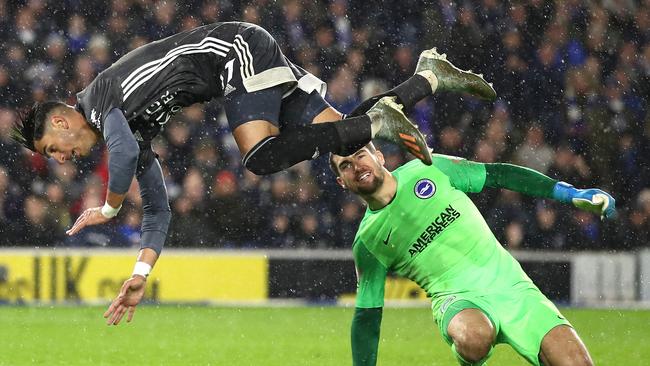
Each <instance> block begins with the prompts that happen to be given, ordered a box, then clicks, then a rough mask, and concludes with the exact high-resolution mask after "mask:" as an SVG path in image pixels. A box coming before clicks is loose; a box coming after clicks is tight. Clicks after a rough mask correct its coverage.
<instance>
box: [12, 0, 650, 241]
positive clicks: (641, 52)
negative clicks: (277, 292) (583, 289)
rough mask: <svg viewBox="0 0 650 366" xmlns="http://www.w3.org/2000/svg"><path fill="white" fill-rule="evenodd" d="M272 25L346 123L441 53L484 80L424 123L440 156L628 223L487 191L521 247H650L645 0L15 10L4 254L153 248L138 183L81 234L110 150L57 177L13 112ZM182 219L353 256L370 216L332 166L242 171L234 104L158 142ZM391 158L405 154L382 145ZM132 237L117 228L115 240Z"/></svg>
mask: <svg viewBox="0 0 650 366" xmlns="http://www.w3.org/2000/svg"><path fill="white" fill-rule="evenodd" d="M228 20H243V21H248V22H252V23H257V24H259V25H261V26H263V27H264V28H266V29H267V30H268V31H269V32H270V33H271V34H272V35H273V36H275V37H276V38H277V40H278V41H279V43H280V44H281V46H282V47H283V48H284V51H285V53H286V55H287V56H288V57H289V58H290V59H292V60H293V61H294V62H296V63H298V64H300V65H302V66H303V67H305V68H306V69H308V70H309V71H311V72H312V73H314V74H315V75H317V76H319V77H320V78H321V79H323V80H325V81H327V82H328V85H329V90H328V95H327V100H328V101H329V102H330V103H331V104H332V105H333V106H334V107H336V108H337V109H339V110H340V111H342V112H350V111H351V110H352V109H353V108H354V106H355V105H357V104H358V103H359V102H361V101H362V100H364V99H365V98H368V97H370V96H372V95H373V94H376V93H378V92H380V91H383V90H385V89H387V88H389V87H392V86H393V85H396V84H397V83H399V82H401V81H404V80H406V78H408V77H409V76H410V75H411V73H412V72H413V70H414V67H415V63H416V61H417V57H418V55H419V53H420V52H421V51H422V50H423V49H425V48H430V47H433V46H437V47H438V49H439V50H441V51H443V52H446V53H447V54H448V55H449V57H450V59H452V60H453V61H454V62H455V63H456V64H457V65H459V66H461V67H463V68H471V69H473V70H479V71H480V72H483V73H484V74H485V76H486V78H487V79H488V80H493V81H494V85H495V88H496V90H497V92H498V93H499V95H500V99H499V101H498V102H497V103H494V104H487V103H482V102H479V101H477V100H475V99H471V98H466V97H465V98H464V97H459V96H458V95H444V94H441V95H436V96H435V97H434V98H429V99H428V100H426V101H423V102H421V103H420V104H418V105H417V107H416V108H415V110H414V111H413V112H412V114H411V117H412V118H413V119H414V120H415V121H416V122H417V123H418V125H419V126H420V128H421V129H422V130H423V132H425V133H426V134H427V135H428V136H429V138H430V141H429V142H430V145H431V146H432V147H433V148H434V150H435V151H436V152H438V153H444V154H450V155H457V156H462V157H466V158H468V159H473V160H477V161H482V162H513V163H517V164H521V165H525V166H528V167H531V168H534V169H536V170H539V171H541V172H543V173H546V174H547V175H549V176H551V177H554V178H557V179H561V180H565V181H567V182H570V183H572V184H574V185H575V186H578V187H599V188H602V189H605V190H608V191H610V192H611V193H612V194H613V195H614V196H615V197H616V199H617V204H618V206H619V213H620V214H619V217H618V219H617V220H614V221H612V222H610V223H603V222H600V221H599V220H598V217H595V216H593V215H590V214H585V213H582V212H579V211H577V210H575V209H572V208H571V207H568V206H560V205H557V204H555V203H553V202H550V201H544V200H533V199H529V198H526V197H522V196H520V195H518V194H515V193H512V192H507V191H487V190H486V191H485V192H483V193H480V194H477V195H473V196H472V198H473V199H474V200H475V202H476V203H477V205H478V206H479V208H480V209H481V210H482V212H483V213H484V215H485V216H486V218H487V220H488V222H489V223H490V224H491V226H492V227H493V228H494V230H495V232H496V234H497V237H498V238H499V239H500V240H501V242H502V243H503V244H504V245H505V246H507V247H508V248H528V249H561V250H583V249H635V248H638V247H642V246H646V247H647V245H648V243H649V242H650V169H649V167H650V114H649V113H648V108H649V105H648V101H649V100H650V1H647V0H645V1H634V0H605V1H598V2H597V1H576V0H569V1H557V2H552V1H542V0H528V1H512V2H505V3H504V2H501V1H496V0H482V1H479V0H475V1H455V2H450V1H436V0H429V1H418V0H401V1H353V0H321V1H297V0H286V1H271V0H251V1H237V0H221V1H203V0H194V1H180V0H179V1H154V0H112V1H103V0H102V1H98V0H83V1H82V0H59V1H48V0H26V1H16V0H11V1H9V0H0V39H1V40H2V42H1V45H0V50H1V52H0V145H1V146H2V153H1V154H0V233H1V235H0V245H3V246H14V245H15V246H26V247H34V246H54V245H69V246H132V245H138V239H139V233H138V229H139V225H140V220H141V207H140V205H141V203H140V199H139V195H138V191H137V188H136V186H135V183H134V187H133V189H132V190H131V191H130V193H129V199H128V202H127V204H125V207H124V208H123V210H122V212H121V213H120V215H119V216H118V218H117V220H114V221H115V222H114V224H113V225H110V226H106V227H99V226H98V227H93V228H89V229H86V230H85V231H84V232H83V234H81V235H79V236H77V237H73V238H67V237H65V235H64V231H65V229H67V228H69V227H70V225H71V223H72V222H73V220H74V219H75V218H76V216H77V215H78V214H79V213H80V212H81V211H82V210H83V209H85V208H88V207H94V206H100V205H102V204H103V202H104V194H105V182H106V178H107V171H106V165H105V156H104V152H103V151H102V150H101V149H97V150H96V151H94V152H93V154H92V156H91V157H89V158H85V159H82V160H80V161H78V162H77V163H76V164H73V163H70V162H67V163H66V164H64V165H58V164H56V163H54V162H53V161H49V162H48V161H46V160H44V159H43V158H42V157H41V156H39V155H36V154H31V153H30V152H28V151H26V150H24V149H22V148H21V147H19V146H18V145H17V144H16V143H14V142H12V141H11V140H10V137H9V136H10V130H11V125H12V123H13V121H14V119H15V118H16V111H17V110H18V109H19V108H22V107H28V106H30V105H31V103H33V102H34V101H43V100H47V99H54V98H62V99H65V100H67V101H68V102H69V103H70V104H73V103H74V102H75V99H74V98H75V93H76V92H78V91H79V90H81V89H82V88H84V87H85V86H86V85H87V84H88V83H89V82H90V81H91V80H92V79H93V78H94V77H95V75H97V73H99V72H101V71H102V70H103V69H105V68H106V67H108V66H109V65H110V64H111V63H112V62H114V61H115V60H117V59H118V58H119V57H120V56H121V55H123V54H125V53H126V52H128V51H129V50H131V49H133V48H135V47H137V46H139V45H142V44H144V43H147V42H150V41H153V40H156V39H159V38H162V37H166V36H169V35H171V34H173V33H175V32H178V31H181V30H186V29H191V28H193V27H196V26H199V25H202V24H208V23H212V22H217V21H228ZM155 150H156V151H157V152H158V154H159V155H160V158H161V161H162V162H163V166H164V171H165V174H166V179H167V185H168V190H169V196H170V200H171V206H172V209H173V219H172V224H171V228H170V231H171V234H170V237H169V239H168V242H167V246H168V247H182V246H191V247H218V248H223V247H229V248H238V247H246V248H348V247H349V246H350V244H351V242H352V238H353V235H354V232H355V229H356V226H357V223H358V221H359V220H360V218H361V217H362V216H363V212H364V207H363V206H362V205H361V204H360V202H359V201H358V200H357V199H355V198H353V197H351V196H350V195H348V194H346V193H344V192H342V191H341V190H340V189H339V188H338V187H336V186H335V182H334V177H333V175H332V174H331V173H330V172H329V171H328V168H327V161H326V158H325V157H322V158H319V159H317V160H315V161H313V162H310V163H302V164H300V165H298V166H296V167H294V168H292V169H291V170H290V171H288V172H283V173H279V174H275V175H273V176H269V177H257V176H254V175H252V174H250V173H248V172H246V171H244V169H242V167H241V164H240V157H239V152H238V151H237V148H236V146H235V145H234V143H233V140H232V137H231V136H230V131H229V130H228V128H227V124H226V123H225V120H224V116H223V113H222V111H221V110H220V108H219V106H218V105H217V104H215V103H211V104H208V105H206V106H193V107H190V108H187V109H185V110H184V112H182V113H181V114H179V115H177V116H176V118H174V119H173V120H172V121H170V122H169V123H168V124H167V125H166V126H165V129H164V132H163V133H162V134H161V138H159V139H158V140H156V142H155ZM385 153H386V154H387V165H388V167H389V168H394V167H396V166H397V165H399V164H401V163H402V162H404V161H405V160H406V159H408V157H406V156H404V155H403V154H402V153H401V152H400V151H397V150H396V149H395V147H393V146H385ZM116 233H117V234H116Z"/></svg>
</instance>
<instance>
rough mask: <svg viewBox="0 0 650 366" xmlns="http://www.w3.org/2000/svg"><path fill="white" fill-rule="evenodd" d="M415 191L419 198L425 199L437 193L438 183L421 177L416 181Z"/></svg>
mask: <svg viewBox="0 0 650 366" xmlns="http://www.w3.org/2000/svg"><path fill="white" fill-rule="evenodd" d="M413 191H414V193H415V195H416V196H418V198H421V199H423V200H425V199H427V198H431V196H433V195H434V194H435V193H436V185H435V183H433V181H432V180H431V179H426V178H425V179H420V180H419V181H417V183H415V187H413Z"/></svg>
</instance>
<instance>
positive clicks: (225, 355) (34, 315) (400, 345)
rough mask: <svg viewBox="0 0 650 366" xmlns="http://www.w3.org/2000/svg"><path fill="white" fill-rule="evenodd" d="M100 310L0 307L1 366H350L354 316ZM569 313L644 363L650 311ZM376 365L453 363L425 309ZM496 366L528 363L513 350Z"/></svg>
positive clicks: (601, 347)
mask: <svg viewBox="0 0 650 366" xmlns="http://www.w3.org/2000/svg"><path fill="white" fill-rule="evenodd" d="M103 311H104V308H99V307H83V306H80V307H0V365H3V366H4V365H91V364H92V365H268V366H274V365H277V366H280V365H282V366H285V365H336V366H339V365H349V364H351V361H350V351H349V341H348V339H349V327H350V321H351V317H352V313H353V309H349V308H339V307H297V308H232V307H202V306H194V307H190V306H160V307H156V306H142V307H140V308H139V309H138V311H137V312H136V314H135V319H134V321H133V322H132V323H130V324H127V323H123V324H120V325H119V326H111V327H109V326H106V325H105V324H104V323H103V318H102V313H103ZM563 313H564V314H565V315H566V316H567V318H568V319H569V320H571V321H572V322H573V324H574V325H575V326H576V328H577V329H578V332H579V333H580V334H581V336H582V338H583V340H584V341H585V343H586V344H587V346H588V347H589V349H590V351H591V354H592V356H593V358H594V360H595V362H596V364H597V365H647V364H648V362H650V361H648V360H650V347H648V344H650V311H647V310H645V311H633V310H576V309H564V310H563ZM381 338H382V339H381V343H380V346H379V365H384V366H388V365H396V366H397V365H399V366H402V365H456V363H455V362H454V359H453V358H452V356H451V352H450V350H449V348H448V347H447V345H446V344H445V343H444V342H443V341H442V339H441V337H440V335H439V334H438V331H437V328H436V326H435V325H434V324H433V321H432V320H431V315H430V310H429V309H427V308H409V309H394V308H387V309H385V311H384V321H383V324H382V333H381ZM489 364H490V365H525V364H526V363H525V362H524V361H523V359H521V358H519V356H517V355H516V354H515V353H514V352H513V351H512V350H511V349H510V348H509V347H508V346H505V345H500V346H498V347H497V349H496V351H495V353H494V355H493V357H492V358H491V361H490V362H489Z"/></svg>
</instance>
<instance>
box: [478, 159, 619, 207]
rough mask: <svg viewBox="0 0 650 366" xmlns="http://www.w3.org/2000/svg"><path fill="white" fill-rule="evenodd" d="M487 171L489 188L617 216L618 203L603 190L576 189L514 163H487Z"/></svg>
mask: <svg viewBox="0 0 650 366" xmlns="http://www.w3.org/2000/svg"><path fill="white" fill-rule="evenodd" d="M485 172H486V179H485V185H486V186H488V187H494V188H505V189H509V190H511V191H515V192H520V193H523V194H526V195H529V196H533V197H543V198H550V199H554V200H557V201H560V202H565V203H571V204H573V205H574V206H576V207H577V208H579V209H582V210H585V211H589V212H592V213H595V214H598V215H600V217H601V218H602V219H606V218H607V219H609V218H613V217H615V216H616V200H614V197H612V196H611V195H610V194H609V193H607V192H605V191H603V190H601V189H596V188H590V189H576V188H574V187H573V186H572V185H570V184H568V183H565V182H559V181H557V180H555V179H552V178H549V177H548V176H546V175H544V174H542V173H540V172H538V171H536V170H533V169H529V168H526V167H522V166H518V165H513V164H499V163H497V164H485Z"/></svg>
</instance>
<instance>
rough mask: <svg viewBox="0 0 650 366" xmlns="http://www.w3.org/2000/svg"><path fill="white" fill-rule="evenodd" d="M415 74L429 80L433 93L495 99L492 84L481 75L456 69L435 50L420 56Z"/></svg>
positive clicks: (495, 94) (445, 56)
mask: <svg viewBox="0 0 650 366" xmlns="http://www.w3.org/2000/svg"><path fill="white" fill-rule="evenodd" d="M415 73H416V74H418V75H422V76H424V77H425V78H427V79H428V80H429V82H430V83H431V88H432V90H433V92H436V91H452V92H464V93H468V94H471V95H473V96H476V97H478V98H481V99H486V100H490V101H492V100H495V99H496V97H497V93H496V91H495V90H494V88H493V87H492V84H490V83H488V82H487V81H485V79H483V75H481V74H475V73H473V72H472V71H465V70H461V69H459V68H457V67H456V66H454V65H453V64H452V63H451V62H450V61H449V60H447V55H445V54H444V53H443V54H440V53H438V51H437V50H436V49H435V48H432V49H430V50H425V51H423V52H422V53H421V54H420V58H419V59H418V64H417V66H416V67H415Z"/></svg>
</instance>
